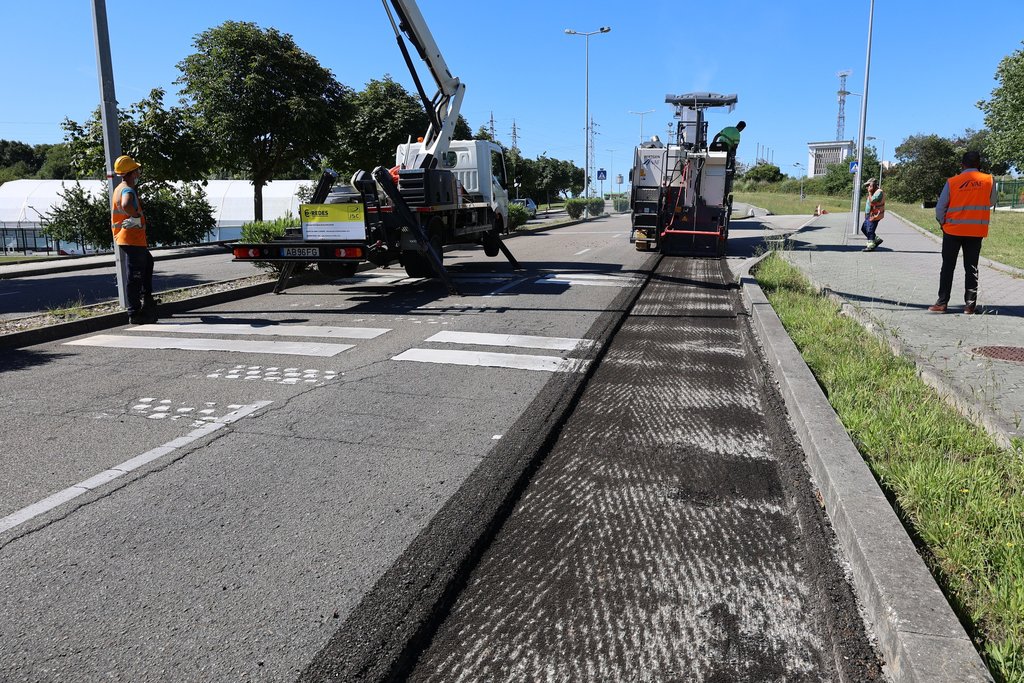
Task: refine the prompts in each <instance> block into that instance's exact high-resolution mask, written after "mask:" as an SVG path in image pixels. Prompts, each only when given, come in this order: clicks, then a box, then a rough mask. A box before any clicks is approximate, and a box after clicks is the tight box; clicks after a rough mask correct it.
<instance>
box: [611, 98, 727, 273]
mask: <svg viewBox="0 0 1024 683" xmlns="http://www.w3.org/2000/svg"><path fill="white" fill-rule="evenodd" d="M737 101H738V98H737V97H736V95H734V94H733V95H719V94H716V93H708V92H695V93H687V94H685V95H666V96H665V102H666V103H667V104H670V105H672V106H673V107H674V108H675V114H674V116H675V118H676V119H678V123H677V124H676V135H675V140H669V143H668V144H667V145H666V144H664V143H662V142H661V141H660V140H658V139H657V137H654V138H651V141H650V142H645V143H643V144H642V145H640V146H639V147H637V148H636V153H635V154H634V157H633V168H632V170H631V171H630V181H631V184H632V190H631V193H630V210H631V220H632V229H631V231H630V241H631V242H634V243H635V244H636V249H637V251H648V250H650V251H655V250H656V251H660V252H661V253H663V254H676V255H691V256H718V257H720V256H724V255H725V253H726V245H727V243H728V239H729V217H730V215H731V214H732V183H733V177H734V176H735V173H736V150H735V148H731V147H730V146H729V145H728V144H725V143H722V142H719V141H717V140H715V141H711V144H709V140H708V122H707V121H706V120H705V112H706V111H707V110H709V109H713V108H718V107H725V108H727V109H728V110H729V111H732V109H733V107H734V106H735V105H736V102H737Z"/></svg>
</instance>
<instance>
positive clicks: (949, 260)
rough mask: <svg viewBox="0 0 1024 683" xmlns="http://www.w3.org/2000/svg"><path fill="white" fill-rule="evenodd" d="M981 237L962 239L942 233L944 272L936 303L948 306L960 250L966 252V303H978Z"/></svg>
mask: <svg viewBox="0 0 1024 683" xmlns="http://www.w3.org/2000/svg"><path fill="white" fill-rule="evenodd" d="M981 240H982V238H981V237H962V236H961V235H950V234H949V233H947V232H943V233H942V271H941V272H940V273H939V298H938V300H937V301H936V303H939V304H948V303H949V296H950V294H951V293H952V290H953V272H954V271H955V270H956V259H957V256H959V254H960V250H961V249H963V252H964V303H965V304H968V305H974V304H977V303H978V258H979V257H980V256H981Z"/></svg>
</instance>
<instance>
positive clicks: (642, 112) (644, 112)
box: [629, 109, 671, 145]
mask: <svg viewBox="0 0 1024 683" xmlns="http://www.w3.org/2000/svg"><path fill="white" fill-rule="evenodd" d="M629 113H630V114H636V115H637V116H639V117H640V144H641V145H642V144H644V114H653V113H654V110H653V109H648V110H647V111H631V112H629ZM669 142H671V140H670V141H669Z"/></svg>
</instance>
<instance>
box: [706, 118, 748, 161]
mask: <svg viewBox="0 0 1024 683" xmlns="http://www.w3.org/2000/svg"><path fill="white" fill-rule="evenodd" d="M746 127H747V122H746V121H740V122H739V123H737V124H736V125H735V126H726V127H725V128H723V129H722V130H720V131H718V133H716V134H715V137H714V138H713V139H712V140H711V145H712V146H715V143H719V144H718V145H717V147H718V148H719V149H722V150H724V151H726V152H729V153H730V154H735V153H736V148H737V147H739V146H740V131H742V130H743V129H744V128H746Z"/></svg>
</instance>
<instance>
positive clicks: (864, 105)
mask: <svg viewBox="0 0 1024 683" xmlns="http://www.w3.org/2000/svg"><path fill="white" fill-rule="evenodd" d="M874 21H875V0H871V5H870V7H869V9H868V48H867V57H865V61H864V95H863V96H862V97H861V98H860V132H859V133H858V140H857V173H856V174H855V176H854V179H853V227H852V230H851V233H850V234H851V235H852V236H854V237H855V236H856V235H857V230H858V229H859V228H860V184H861V178H862V177H863V176H862V175H861V173H863V171H864V133H865V131H866V130H867V128H866V124H867V118H868V80H869V78H870V75H871V31H872V29H873V28H874Z"/></svg>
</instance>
